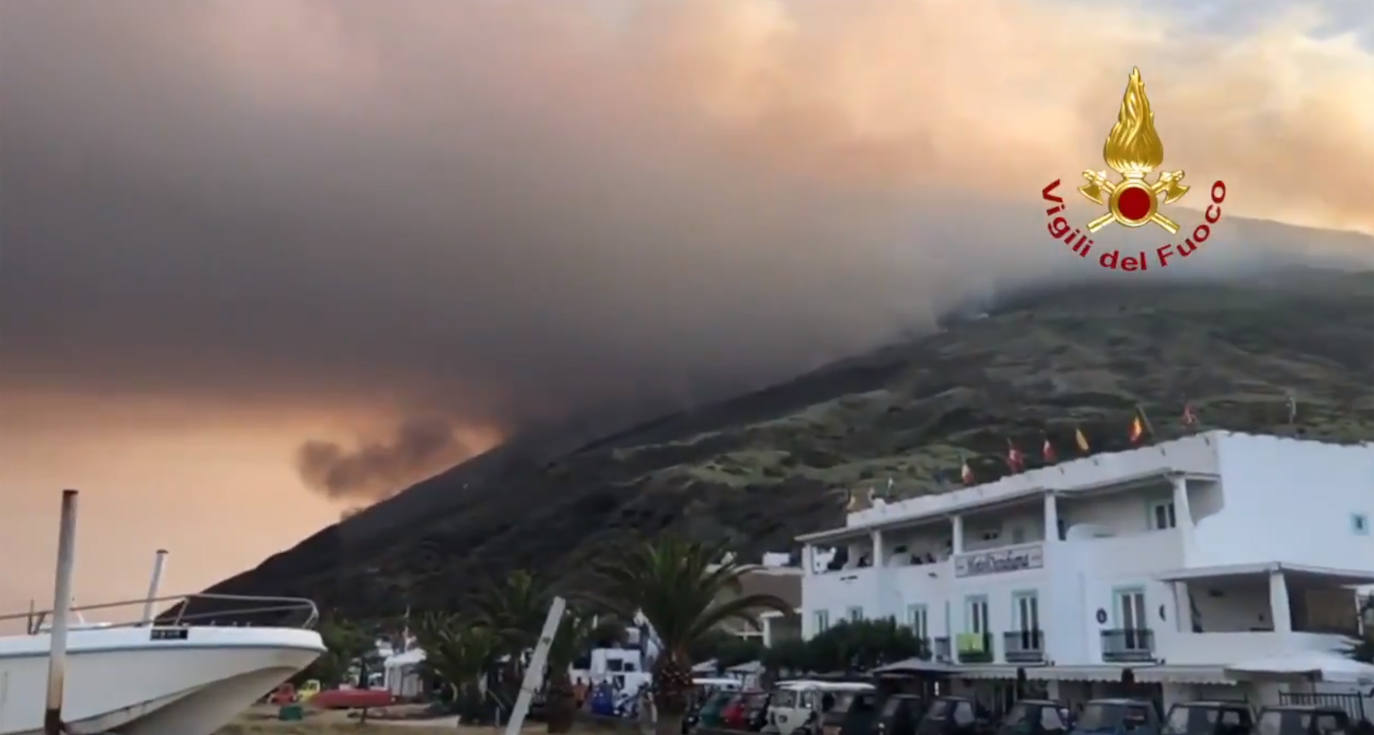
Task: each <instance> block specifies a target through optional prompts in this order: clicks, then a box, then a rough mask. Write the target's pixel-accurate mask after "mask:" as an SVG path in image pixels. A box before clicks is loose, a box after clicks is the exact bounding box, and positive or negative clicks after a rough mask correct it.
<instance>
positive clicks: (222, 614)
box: [0, 592, 320, 635]
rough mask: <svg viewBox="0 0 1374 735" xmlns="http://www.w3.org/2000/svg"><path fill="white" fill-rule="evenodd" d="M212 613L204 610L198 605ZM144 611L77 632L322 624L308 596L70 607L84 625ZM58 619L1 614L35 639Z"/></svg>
mask: <svg viewBox="0 0 1374 735" xmlns="http://www.w3.org/2000/svg"><path fill="white" fill-rule="evenodd" d="M197 603H199V606H200V607H203V608H209V609H202V610H199V611H195V610H193V609H192V608H193V606H196V605H197ZM134 607H138V608H139V615H138V618H137V619H136V620H122V621H103V620H102V621H100V622H99V623H95V624H91V623H85V622H75V623H72V624H71V627H72V628H73V629H75V630H80V629H81V628H83V627H101V628H136V627H140V626H157V627H188V626H192V625H212V626H213V625H222V626H240V627H241V626H245V625H249V626H258V627H261V626H264V625H271V626H272V627H279V628H313V627H314V626H315V623H316V622H318V621H319V618H320V612H319V608H317V607H315V603H314V602H313V601H312V600H308V599H306V598H304V597H267V596H258V595H224V594H217V593H213V592H199V593H194V594H189V595H171V596H168V597H154V598H147V597H141V598H138V599H133V600H121V601H119V602H102V603H99V604H95V605H81V606H79V607H72V608H70V610H71V613H72V614H73V615H76V616H78V620H80V621H84V620H85V613H88V612H92V611H109V610H115V609H118V608H134ZM154 607H156V608H165V610H164V612H162V613H159V614H157V615H148V614H147V613H146V611H147V610H151V609H153V608H154ZM51 615H52V610H36V611H35V610H30V611H29V612H23V613H14V614H11V615H0V624H3V623H5V622H8V621H15V620H24V621H26V630H27V632H28V634H29V635H35V634H37V633H41V632H43V630H44V625H43V621H44V620H45V619H47V618H48V617H49V616H51Z"/></svg>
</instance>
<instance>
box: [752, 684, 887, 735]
mask: <svg viewBox="0 0 1374 735" xmlns="http://www.w3.org/2000/svg"><path fill="white" fill-rule="evenodd" d="M872 691H874V687H873V685H872V684H869V683H867V682H847V681H841V682H836V681H816V680H812V679H799V680H794V681H785V682H782V683H780V684H778V685H777V686H776V687H774V688H773V691H772V693H771V694H770V695H769V698H768V722H769V723H770V724H771V725H772V726H773V727H774V728H776V729H777V731H778V732H779V733H780V734H781V735H795V734H798V733H800V734H803V735H822V733H823V732H824V731H825V730H826V729H827V728H829V729H832V730H835V731H836V732H838V730H839V727H840V725H841V721H837V718H842V717H843V716H844V714H845V712H847V711H848V710H849V703H850V701H851V700H852V699H853V698H854V697H855V695H858V694H860V693H863V692H872Z"/></svg>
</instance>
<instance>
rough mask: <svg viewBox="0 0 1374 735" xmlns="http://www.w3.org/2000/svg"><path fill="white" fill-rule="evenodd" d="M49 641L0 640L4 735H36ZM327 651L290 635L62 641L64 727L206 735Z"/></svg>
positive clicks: (108, 631)
mask: <svg viewBox="0 0 1374 735" xmlns="http://www.w3.org/2000/svg"><path fill="white" fill-rule="evenodd" d="M48 646H49V639H48V636H47V634H40V635H33V636H14V637H8V638H0V735H31V734H32V735H39V734H40V733H41V732H42V726H43V709H44V702H45V700H46V691H47V677H48ZM323 651H324V646H323V644H322V642H321V640H320V637H319V634H317V633H315V632H313V631H308V630H297V629H289V628H246V627H245V628H234V627H190V628H147V627H136V628H105V629H94V630H74V631H71V632H70V633H69V635H68V648H67V659H66V660H67V671H66V679H65V684H64V687H63V692H64V697H63V704H62V720H63V721H64V722H65V723H67V726H68V729H69V731H70V732H72V733H76V734H78V735H80V734H85V733H92V734H94V733H103V732H108V731H111V730H117V731H118V732H119V733H120V734H121V735H169V734H170V733H177V735H211V733H213V732H214V731H215V730H218V729H219V728H220V727H222V726H224V725H225V724H227V723H228V722H229V721H230V720H232V719H233V718H234V716H235V715H237V714H238V713H239V712H242V711H243V710H245V709H247V708H248V707H249V706H250V705H251V704H252V703H253V702H254V701H256V700H257V699H259V698H261V697H262V696H263V695H265V694H267V693H268V692H269V691H271V690H272V689H273V688H274V687H275V686H276V685H278V684H280V683H281V682H282V681H285V680H286V679H288V678H290V677H291V675H293V674H295V673H296V672H297V671H299V670H301V669H303V668H305V667H306V666H308V665H309V664H310V662H311V661H313V660H315V658H316V657H318V656H319V654H320V653H322V652H323Z"/></svg>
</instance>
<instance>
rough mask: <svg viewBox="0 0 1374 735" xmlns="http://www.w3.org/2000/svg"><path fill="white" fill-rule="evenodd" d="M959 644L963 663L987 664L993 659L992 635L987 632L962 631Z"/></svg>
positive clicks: (960, 660) (960, 661)
mask: <svg viewBox="0 0 1374 735" xmlns="http://www.w3.org/2000/svg"><path fill="white" fill-rule="evenodd" d="M957 646H958V649H959V663H961V664H985V663H988V662H990V661H992V659H993V653H992V636H991V635H988V634H987V633H960V634H959V637H958V639H957Z"/></svg>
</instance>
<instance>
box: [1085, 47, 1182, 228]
mask: <svg viewBox="0 0 1374 735" xmlns="http://www.w3.org/2000/svg"><path fill="white" fill-rule="evenodd" d="M1102 159H1103V160H1104V161H1105V162H1106V163H1107V166H1108V167H1110V168H1111V169H1112V170H1113V171H1115V172H1117V173H1118V174H1120V175H1121V178H1120V180H1117V181H1111V180H1109V179H1108V178H1107V172H1106V171H1084V172H1083V178H1085V179H1087V181H1088V183H1086V184H1084V185H1083V186H1080V187H1079V188H1078V191H1079V193H1081V194H1082V195H1083V196H1084V197H1085V198H1087V199H1088V200H1089V201H1092V202H1094V203H1096V204H1101V205H1104V206H1106V207H1107V210H1108V211H1107V213H1106V214H1104V215H1102V216H1101V217H1098V218H1097V219H1095V220H1093V221H1091V222H1089V223H1088V231H1089V232H1097V231H1098V230H1100V229H1102V228H1103V227H1106V226H1107V225H1108V224H1109V223H1111V222H1117V223H1119V224H1121V225H1124V226H1126V227H1144V226H1145V225H1146V224H1148V223H1150V222H1154V223H1155V224H1157V225H1159V226H1160V227H1163V228H1164V229H1166V230H1168V231H1169V234H1174V233H1176V232H1178V225H1177V224H1175V223H1174V222H1173V221H1172V220H1170V219H1169V218H1168V217H1165V216H1164V215H1162V214H1160V213H1159V207H1160V205H1161V204H1172V203H1174V202H1176V201H1178V200H1179V199H1180V198H1182V197H1183V195H1184V194H1187V193H1188V187H1187V186H1184V185H1183V172H1182V171H1161V172H1160V174H1159V176H1158V177H1156V179H1155V180H1154V181H1147V180H1146V176H1147V175H1148V174H1149V173H1150V172H1151V171H1153V170H1154V169H1155V167H1157V166H1159V164H1161V163H1163V162H1164V144H1163V143H1162V142H1161V141H1160V139H1159V133H1158V132H1157V131H1156V130H1155V114H1154V112H1153V111H1152V110H1151V109H1150V98H1149V97H1146V96H1145V82H1144V81H1142V80H1141V78H1140V69H1138V68H1132V69H1131V76H1130V79H1129V80H1128V81H1127V82H1126V93H1125V95H1123V96H1122V98H1121V110H1120V111H1119V112H1118V113H1117V115H1116V124H1115V125H1113V126H1112V131H1111V132H1110V133H1108V134H1107V141H1106V142H1105V143H1103V144H1102Z"/></svg>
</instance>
